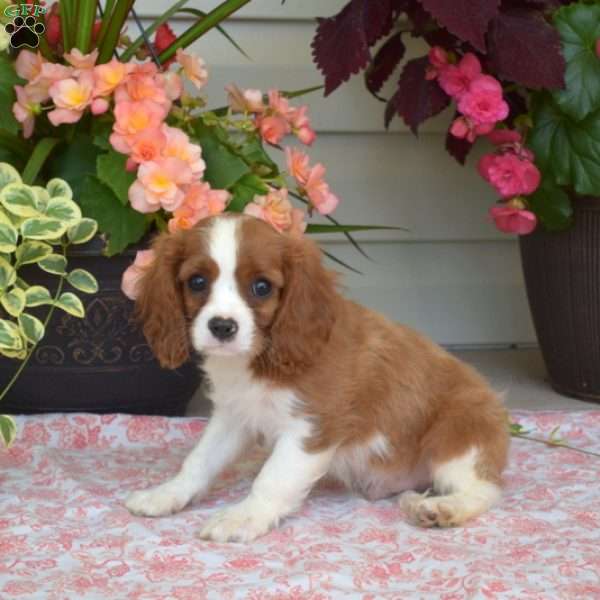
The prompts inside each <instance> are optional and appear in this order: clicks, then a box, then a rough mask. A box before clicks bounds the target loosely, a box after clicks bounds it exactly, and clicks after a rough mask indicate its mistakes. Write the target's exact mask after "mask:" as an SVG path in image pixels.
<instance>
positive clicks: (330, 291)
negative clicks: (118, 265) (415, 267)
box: [126, 214, 508, 542]
mask: <svg viewBox="0 0 600 600" xmlns="http://www.w3.org/2000/svg"><path fill="white" fill-rule="evenodd" d="M154 250H155V253H156V259H155V261H154V263H153V264H152V265H151V267H149V269H148V270H147V272H146V273H145V275H144V276H143V277H142V279H141V281H140V288H139V291H140V293H139V298H138V301H137V303H138V304H137V309H138V312H139V315H140V317H141V319H142V322H143V326H144V333H145V335H146V337H147V339H148V342H149V343H150V345H151V346H152V349H153V351H154V352H155V354H156V356H157V357H158V359H159V361H160V362H161V364H162V365H163V366H164V367H168V368H176V367H177V366H179V365H181V364H182V363H183V362H184V361H186V360H187V359H188V357H189V352H190V346H193V348H195V349H196V350H197V351H198V352H200V353H201V354H202V355H203V356H204V364H203V368H204V371H205V372H206V374H207V376H208V377H209V379H210V382H211V384H212V401H213V404H214V411H213V414H212V417H211V419H210V421H209V423H208V425H207V427H206V429H205V431H204V433H203V435H202V437H201V439H200V441H199V443H198V445H197V446H196V447H195V448H194V449H193V450H192V452H191V453H190V454H189V456H188V457H187V458H186V459H185V461H184V462H183V465H182V467H181V469H180V471H179V473H178V474H177V475H176V476H175V477H174V478H173V479H170V480H169V481H166V482H165V483H163V484H161V485H159V486H157V487H154V488H151V489H148V490H142V491H137V492H134V493H133V494H132V495H131V496H130V497H129V498H128V499H127V502H126V505H127V508H128V509H129V510H130V511H131V512H132V513H134V514H137V515H145V516H151V517H156V516H161V515H168V514H171V513H173V512H176V511H178V510H181V509H182V508H183V507H184V506H186V504H188V503H189V502H190V501H191V500H192V498H194V497H201V496H202V495H205V494H206V493H207V491H208V490H209V488H210V485H211V483H213V482H214V480H215V478H216V477H217V476H218V475H219V473H220V472H221V471H222V470H223V469H224V468H225V467H226V466H227V465H228V464H230V463H231V462H232V461H234V460H235V459H236V457H238V456H239V455H240V453H242V452H243V451H244V449H245V448H246V447H247V446H248V444H250V443H252V442H253V441H255V440H256V439H257V438H259V437H260V438H261V439H264V440H265V441H266V442H267V443H268V444H269V446H270V447H271V448H272V451H271V454H270V457H269V458H268V460H267V461H266V462H265V464H264V466H263V467H262V470H261V471H260V474H259V475H258V476H257V477H256V479H255V481H254V483H253V485H252V489H251V492H250V493H249V495H248V496H247V497H246V498H245V499H244V500H242V501H241V502H240V503H239V504H236V505H234V506H231V507H229V508H227V509H225V510H224V511H222V512H221V513H219V514H217V515H216V516H215V517H213V518H212V519H210V520H209V522H208V523H207V524H206V525H205V526H204V528H203V529H202V530H201V532H200V537H202V538H204V539H211V540H215V541H220V542H225V541H244V542H247V541H250V540H253V539H255V538H257V537H259V536H261V535H263V534H265V533H267V532H268V531H269V530H270V529H271V528H273V527H275V526H276V525H277V524H278V523H279V522H280V521H281V520H282V519H283V518H284V517H285V516H287V515H290V514H291V513H293V512H294V511H296V510H297V509H298V508H299V507H300V505H301V503H302V501H303V500H304V498H305V497H306V496H307V494H308V493H309V492H310V490H311V488H312V487H313V485H314V484H315V482H317V481H318V480H319V479H320V478H322V477H323V476H324V475H325V474H330V475H333V476H334V477H335V478H337V479H339V480H341V481H342V482H343V483H345V484H346V485H347V486H348V487H349V488H350V489H352V490H354V491H356V492H359V493H362V494H363V495H365V496H366V497H367V498H369V499H377V498H383V497H387V496H391V495H395V494H399V493H400V492H405V494H404V495H403V496H402V500H401V502H402V505H403V507H404V509H405V510H406V512H407V514H408V516H409V518H410V519H411V520H412V521H413V522H414V523H416V524H419V525H422V526H426V527H429V526H433V525H437V526H441V527H448V526H455V525H460V524H462V523H463V522H465V521H466V520H467V519H470V518H472V517H475V516H477V515H479V514H481V513H483V512H484V511H485V510H487V509H488V508H489V507H490V506H491V505H492V504H493V503H494V502H496V501H497V500H498V498H499V496H500V484H501V473H502V470H503V468H504V466H505V463H506V456H507V449H508V430H507V424H506V413H505V410H504V408H503V406H502V404H501V403H500V401H499V400H498V398H497V397H496V395H495V394H494V393H493V391H492V390H491V389H490V388H489V387H488V385H487V383H486V382H485V381H484V380H483V379H482V378H481V377H480V376H479V375H478V374H477V373H476V372H475V371H474V370H473V369H472V368H470V367H469V366H467V365H465V364H463V363H461V362H460V361H459V360H457V359H456V358H454V357H453V356H451V355H450V354H448V353H447V352H446V351H444V350H443V349H442V348H440V347H439V346H437V345H436V344H434V343H433V342H431V341H430V340H428V339H427V338H425V337H424V336H422V335H420V334H418V333H416V332H415V331H413V330H411V329H409V328H408V327H404V326H401V325H396V324H394V323H392V322H390V321H389V320H387V319H386V318H385V317H383V316H382V315H380V314H377V313H375V312H373V311H370V310H368V309H366V308H364V307H362V306H360V305H358V304H355V303H354V302H351V301H349V300H346V299H344V298H343V297H342V296H341V295H340V294H339V293H338V292H337V290H336V285H335V277H334V276H333V275H332V273H330V272H328V271H327V270H326V269H325V268H324V267H323V265H322V262H321V253H320V251H319V249H318V247H317V246H316V245H315V244H314V243H313V242H311V241H310V240H308V239H306V238H304V239H297V238H293V237H288V236H286V235H282V234H280V233H278V232H276V231H275V230H274V229H273V228H272V227H271V226H270V225H268V224H266V223H264V222H263V221H260V220H257V219H254V218H252V217H248V216H242V215H234V214H229V215H224V216H219V217H213V218H210V219H206V220H204V221H202V222H200V223H199V224H198V225H197V226H196V227H195V228H194V229H191V230H188V231H179V232H177V233H174V234H163V235H161V236H159V237H158V239H157V240H156V242H155V244H154ZM428 488H432V490H433V491H431V490H429V489H428ZM407 490H408V491H407ZM415 490H420V491H423V490H428V491H426V492H425V493H418V491H415Z"/></svg>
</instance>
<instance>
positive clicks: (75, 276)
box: [67, 269, 98, 294]
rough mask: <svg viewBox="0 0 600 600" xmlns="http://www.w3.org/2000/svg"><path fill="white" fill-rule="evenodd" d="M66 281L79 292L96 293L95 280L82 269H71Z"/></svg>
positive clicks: (96, 284) (96, 285)
mask: <svg viewBox="0 0 600 600" xmlns="http://www.w3.org/2000/svg"><path fill="white" fill-rule="evenodd" d="M67 281H68V282H69V283H70V284H71V285H72V286H73V287H74V288H75V289H76V290H79V291H80V292H84V293H85V294H95V293H96V292H97V291H98V282H97V281H96V278H95V277H94V276H93V275H92V274H91V273H89V272H88V271H85V270H84V269H73V270H72V271H71V272H70V273H69V274H68V275H67Z"/></svg>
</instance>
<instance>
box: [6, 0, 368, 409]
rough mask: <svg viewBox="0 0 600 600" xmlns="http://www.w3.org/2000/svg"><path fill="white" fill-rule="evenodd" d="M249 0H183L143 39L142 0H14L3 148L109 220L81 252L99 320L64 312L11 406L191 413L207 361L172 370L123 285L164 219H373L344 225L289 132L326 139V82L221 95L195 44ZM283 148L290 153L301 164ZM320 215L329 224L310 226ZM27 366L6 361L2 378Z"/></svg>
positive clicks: (302, 138)
mask: <svg viewBox="0 0 600 600" xmlns="http://www.w3.org/2000/svg"><path fill="white" fill-rule="evenodd" d="M248 1H249V0H226V1H224V2H223V3H221V4H220V5H218V6H217V7H216V8H214V9H213V10H211V11H210V12H208V13H206V14H205V13H202V12H201V11H198V10H196V9H192V8H186V7H185V6H184V5H185V4H186V0H179V1H178V2H174V3H172V4H171V5H170V6H168V7H165V8H166V10H165V12H164V14H163V15H162V16H160V17H159V18H157V19H156V20H155V21H154V22H153V23H151V24H150V25H149V26H148V27H147V28H146V29H145V30H144V29H142V28H141V25H140V34H139V36H138V37H137V38H136V39H131V38H130V37H128V36H126V35H124V34H123V27H124V24H125V21H126V19H127V18H128V17H129V16H131V17H133V18H134V19H135V20H136V21H137V22H138V23H139V20H137V17H136V15H135V12H134V10H133V8H134V2H133V1H132V0H106V2H104V3H100V2H98V1H96V0H60V1H59V2H55V3H54V4H52V5H51V6H39V5H37V4H33V3H32V2H31V1H30V2H29V3H28V4H19V5H16V6H13V5H11V4H8V3H7V2H6V1H4V2H0V4H2V5H3V8H4V10H3V11H2V10H0V15H1V16H2V17H1V18H2V19H3V20H4V22H5V24H6V27H5V29H4V32H3V33H4V38H2V37H0V48H2V52H0V152H1V156H2V159H3V160H6V161H7V162H9V163H11V164H12V165H14V166H15V167H16V168H17V169H18V170H19V171H22V172H23V173H25V174H27V177H28V179H29V180H30V183H38V184H40V185H44V184H45V182H47V181H49V180H51V179H53V178H56V177H60V178H62V179H64V180H65V181H67V182H68V184H69V186H70V187H71V189H72V192H73V199H74V200H75V201H76V202H77V204H78V206H79V207H80V210H81V212H82V214H83V216H84V217H86V218H92V219H95V220H97V222H98V230H99V236H98V237H96V238H95V239H94V240H92V241H91V242H90V244H88V245H87V246H82V247H81V248H79V249H78V252H76V253H72V255H71V259H72V261H73V263H74V264H75V266H76V267H80V268H86V269H88V270H90V271H93V272H94V273H95V274H96V275H97V277H98V279H99V284H100V290H99V291H98V292H97V293H96V294H94V295H92V296H91V298H90V300H89V301H88V303H87V315H86V318H85V319H84V320H83V321H78V322H75V321H73V320H71V319H70V318H68V317H65V318H61V319H56V318H55V319H53V321H52V322H51V323H50V325H49V327H48V332H47V333H48V334H47V336H46V338H45V339H44V343H43V344H41V345H40V346H39V347H38V348H37V349H36V352H35V353H34V355H33V356H32V358H31V361H30V364H29V367H28V369H26V371H25V373H24V376H23V377H22V378H21V379H20V380H19V382H18V384H17V385H16V386H15V387H14V388H13V390H12V392H11V394H10V396H9V397H8V398H7V399H6V404H5V406H6V407H7V408H8V409H10V410H13V411H21V412H22V411H27V410H46V411H51V410H61V411H65V410H94V411H100V412H107V411H126V412H143V413H167V414H173V413H181V412H183V410H184V408H185V405H186V403H187V401H188V400H189V398H190V397H191V395H192V394H193V392H194V391H195V389H196V388H197V385H198V375H197V368H196V365H194V364H192V363H190V364H188V365H185V366H184V367H183V368H181V369H179V370H178V371H173V372H171V371H166V370H163V369H160V367H159V366H158V364H157V362H156V361H155V359H154V357H153V356H152V354H151V352H150V350H149V348H148V346H147V345H146V343H145V340H144V338H143V336H142V333H141V329H140V328H139V327H138V326H137V324H136V323H135V320H134V319H133V318H132V303H131V301H130V300H128V299H127V298H126V297H125V296H124V295H123V292H122V291H121V278H122V276H123V280H122V286H123V291H124V292H125V293H126V294H127V295H128V296H129V297H133V296H134V295H135V286H136V278H137V276H138V275H139V272H140V270H141V269H142V268H143V265H144V264H145V263H147V262H148V261H150V260H152V255H151V252H150V251H149V250H147V249H146V248H147V241H148V237H149V236H151V235H153V234H154V233H155V232H159V231H166V230H170V231H173V230H176V229H181V228H188V227H191V226H193V225H194V224H195V223H196V222H197V221H199V220H200V219H201V218H204V217H206V216H209V215H214V214H218V213H220V212H222V211H236V212H247V213H250V214H252V215H255V216H257V217H260V218H263V219H266V220H267V221H269V222H270V223H271V224H272V225H273V226H274V227H276V228H277V229H279V230H281V231H287V232H289V233H291V234H294V235H302V234H303V233H304V232H308V233H311V232H314V233H322V232H332V231H336V232H343V233H344V234H345V235H347V236H349V235H350V234H349V232H350V231H352V230H354V229H364V228H366V227H364V226H363V227H360V226H341V225H339V224H338V223H337V221H335V220H334V219H333V217H331V216H330V213H332V212H333V211H334V210H335V208H336V206H337V204H338V198H337V197H336V196H335V195H334V194H333V193H332V191H331V190H330V189H329V186H328V185H327V183H326V181H325V179H324V175H325V168H324V167H323V165H322V164H311V162H310V159H309V157H308V156H307V155H306V154H305V153H304V152H303V151H302V150H300V149H299V148H298V147H297V146H294V147H292V146H288V147H284V146H282V145H281V142H282V141H284V140H286V139H290V138H292V137H293V138H296V139H297V141H298V142H299V143H300V144H303V145H310V144H312V143H313V141H314V139H315V137H316V134H315V132H314V131H313V129H312V128H311V125H310V120H309V117H308V114H307V107H306V106H297V105H294V103H293V101H292V98H293V97H295V96H297V95H300V94H301V93H304V92H307V91H311V90H303V91H301V92H296V93H285V92H279V91H277V90H276V89H272V90H269V91H268V93H263V92H261V91H259V90H240V89H238V88H237V87H235V86H234V85H231V86H228V89H227V92H228V94H227V102H225V101H224V103H223V106H220V107H217V108H213V109H210V108H209V107H207V106H206V100H205V99H204V97H203V95H202V91H203V88H204V86H205V84H206V82H207V79H208V73H207V70H206V65H205V64H204V62H203V61H202V59H201V58H199V57H197V56H195V55H194V54H191V53H189V52H186V51H185V48H186V47H187V46H188V45H189V44H191V43H192V42H194V41H195V40H197V39H198V38H199V37H200V36H202V35H204V34H206V33H207V32H209V31H210V30H212V29H214V28H218V29H219V30H220V31H221V33H223V34H225V35H227V34H226V33H225V32H224V31H223V30H222V29H221V27H220V23H221V22H222V21H223V20H224V19H225V18H226V17H227V16H229V15H231V14H232V13H233V12H235V11H236V10H238V9H239V8H241V7H242V6H243V5H245V4H247V2H248ZM42 4H43V3H42ZM182 11H187V13H186V14H191V15H193V16H194V18H195V19H197V20H196V21H195V22H194V23H193V24H192V25H191V26H190V27H189V28H188V29H187V30H186V31H184V32H183V33H182V34H181V35H180V36H175V35H174V34H173V32H172V31H171V29H170V27H169V25H168V20H169V19H170V18H172V17H173V16H174V15H176V14H177V13H179V12H182ZM23 28H25V29H26V30H27V31H28V32H29V33H28V34H27V39H25V38H24V37H23V35H22V30H23ZM43 31H44V32H45V33H43V34H42V32H43ZM229 39H230V38H229ZM7 40H8V41H7ZM233 43H235V42H233ZM36 45H37V47H32V46H36ZM319 88H320V86H317V88H316V89H319ZM268 148H270V149H271V150H272V152H278V153H281V154H282V156H283V153H285V158H286V161H287V171H282V170H281V169H280V168H279V167H278V165H277V163H276V162H275V161H274V160H273V158H272V157H271V155H270V154H269V153H268V152H267V149H268ZM292 202H294V203H295V204H296V205H295V206H294V205H293V204H292ZM313 213H314V214H315V215H318V214H320V215H324V216H326V218H327V219H329V223H322V222H321V223H320V224H315V223H309V222H308V220H309V219H310V217H311V216H312V215H313ZM134 258H135V262H134V264H133V266H131V263H132V261H133V259H134ZM124 271H125V275H123V273H124ZM13 371H14V365H13V364H12V362H11V361H8V360H4V361H1V362H0V383H1V381H2V379H8V378H10V376H11V375H12V372H13ZM42 382H43V383H42ZM84 382H85V387H84V385H83V384H84ZM83 389H85V390H86V392H85V397H82V390H83Z"/></svg>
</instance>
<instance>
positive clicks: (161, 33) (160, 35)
mask: <svg viewBox="0 0 600 600" xmlns="http://www.w3.org/2000/svg"><path fill="white" fill-rule="evenodd" d="M176 39H177V36H176V35H175V33H174V32H173V30H172V29H171V28H170V27H169V24H168V23H163V24H162V25H161V26H160V27H159V28H158V29H157V30H156V35H155V36H154V47H155V48H156V50H157V51H158V52H162V51H163V50H166V49H167V48H168V47H169V46H170V45H171V44H172V43H173V42H174V41H175V40H176Z"/></svg>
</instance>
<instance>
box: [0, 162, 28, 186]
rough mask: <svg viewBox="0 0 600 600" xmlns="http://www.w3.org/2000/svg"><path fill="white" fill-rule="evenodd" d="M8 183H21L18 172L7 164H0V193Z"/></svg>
mask: <svg viewBox="0 0 600 600" xmlns="http://www.w3.org/2000/svg"><path fill="white" fill-rule="evenodd" d="M9 183H23V182H22V181H21V176H20V175H19V172H18V171H17V170H16V169H15V168H14V167H13V166H12V165H9V164H8V163H5V162H3V163H0V191H2V190H3V189H4V188H5V187H6V186H7V185H8V184H9Z"/></svg>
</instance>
